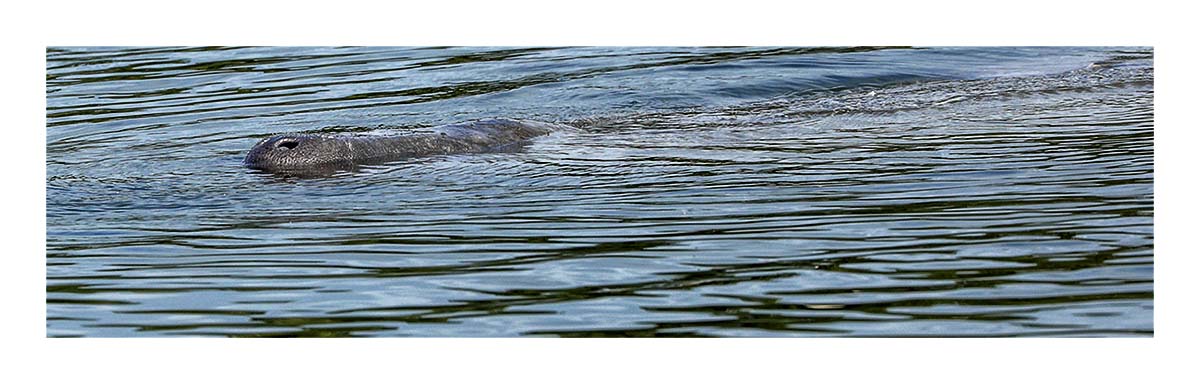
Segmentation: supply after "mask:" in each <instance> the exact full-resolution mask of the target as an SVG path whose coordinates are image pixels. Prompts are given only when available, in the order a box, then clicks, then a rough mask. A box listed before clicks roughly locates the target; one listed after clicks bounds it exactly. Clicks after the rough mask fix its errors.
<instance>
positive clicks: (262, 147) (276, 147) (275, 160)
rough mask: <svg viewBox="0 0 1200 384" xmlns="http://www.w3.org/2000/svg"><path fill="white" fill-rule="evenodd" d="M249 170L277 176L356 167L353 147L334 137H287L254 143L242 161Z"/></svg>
mask: <svg viewBox="0 0 1200 384" xmlns="http://www.w3.org/2000/svg"><path fill="white" fill-rule="evenodd" d="M242 163H244V164H245V165H246V166H247V167H250V168H253V169H259V170H263V171H267V172H276V173H314V172H327V171H331V170H338V169H348V168H350V167H352V166H353V162H352V161H351V153H350V146H349V145H347V143H346V140H345V139H342V138H338V137H335V136H325V135H305V134H286V135H279V136H273V137H269V138H266V139H263V140H262V141H259V142H258V144H255V145H254V147H253V148H250V152H249V153H247V154H246V159H245V160H243V161H242Z"/></svg>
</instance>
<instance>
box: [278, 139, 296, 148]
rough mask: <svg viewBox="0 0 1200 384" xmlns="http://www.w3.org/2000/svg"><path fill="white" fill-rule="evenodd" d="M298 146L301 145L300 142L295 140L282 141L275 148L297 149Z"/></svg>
mask: <svg viewBox="0 0 1200 384" xmlns="http://www.w3.org/2000/svg"><path fill="white" fill-rule="evenodd" d="M297 145H300V142H299V141H296V140H295V139H280V140H279V141H276V142H275V148H282V149H295V148H296V146H297Z"/></svg>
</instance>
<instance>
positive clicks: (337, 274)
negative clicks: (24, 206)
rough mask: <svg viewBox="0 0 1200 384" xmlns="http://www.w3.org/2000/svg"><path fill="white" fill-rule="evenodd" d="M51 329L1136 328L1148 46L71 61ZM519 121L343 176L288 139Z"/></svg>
mask: <svg viewBox="0 0 1200 384" xmlns="http://www.w3.org/2000/svg"><path fill="white" fill-rule="evenodd" d="M46 72H47V74H46V91H47V100H46V101H47V110H46V113H47V132H46V153H47V158H46V167H47V174H46V188H47V196H46V199H47V200H46V203H47V214H46V215H47V227H48V228H47V233H46V245H47V255H46V257H47V258H46V266H47V276H46V278H47V287H46V289H47V314H46V316H47V335H48V336H55V337H58V336H194V335H204V336H518V335H522V336H1047V335H1053V336H1149V335H1153V331H1154V328H1153V296H1154V289H1153V282H1154V279H1153V254H1154V252H1153V238H1154V237H1153V226H1152V221H1153V207H1154V206H1153V188H1152V186H1153V179H1154V174H1153V154H1154V151H1153V125H1154V124H1153V121H1154V108H1153V96H1154V88H1153V80H1154V77H1153V61H1152V51H1151V50H1150V49H1148V48H1054V47H1050V48H926V49H908V48H775V47H753V48H612V47H605V48H382V47H378V48H99V47H90V48H50V49H48V50H47V69H46ZM490 117H508V118H523V119H536V120H543V121H551V122H560V123H567V124H572V125H575V126H578V127H581V128H582V129H583V131H584V132H583V133H569V134H556V135H553V136H550V137H546V138H544V139H541V140H537V141H535V142H534V143H532V144H531V145H530V146H528V147H527V148H525V149H524V150H522V151H519V152H516V153H488V154H472V155H455V156H441V157H430V158H421V159H413V160H409V161H403V162H398V163H394V164H387V165H381V166H372V167H368V168H365V169H362V170H360V171H359V172H356V173H350V174H341V175H337V176H334V177H327V178H305V179H298V178H284V177H276V176H271V175H267V174H263V173H259V172H257V171H252V170H248V169H245V168H243V167H241V165H240V161H241V159H242V156H244V154H245V151H246V150H247V149H249V148H250V146H251V145H253V144H254V143H255V142H256V141H257V140H258V139H260V138H262V137H265V136H268V135H270V134H273V133H282V132H296V131H306V132H311V131H320V132H387V131H389V130H394V129H403V128H412V127H423V126H431V125H437V124H445V123H454V122H461V121H467V120H472V119H479V118H490Z"/></svg>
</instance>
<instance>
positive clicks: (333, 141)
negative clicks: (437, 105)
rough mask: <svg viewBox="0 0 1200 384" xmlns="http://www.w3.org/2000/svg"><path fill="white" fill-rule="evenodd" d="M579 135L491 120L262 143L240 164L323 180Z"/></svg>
mask: <svg viewBox="0 0 1200 384" xmlns="http://www.w3.org/2000/svg"><path fill="white" fill-rule="evenodd" d="M578 130H579V129H578V128H575V127H571V126H568V125H563V124H554V123H544V122H538V121H529V120H512V119H493V120H481V121H473V122H466V123H458V124H450V125H443V126H438V127H433V128H429V129H423V130H421V131H419V132H414V133H409V134H402V135H391V136H379V135H350V134H339V135H330V134H299V133H292V134H282V135H277V136H272V137H269V138H266V139H263V140H262V141H259V142H258V144H255V145H254V147H253V148H250V152H249V153H247V154H246V159H245V160H243V161H242V163H243V164H244V165H245V166H247V167H249V168H252V169H257V170H262V171H266V172H271V173H275V174H284V175H317V176H319V175H328V174H333V173H335V172H337V171H345V170H352V169H354V168H355V167H357V166H359V165H367V164H381V163H387V162H392V161H397V160H403V159H407V158H414V157H423V156H436V155H450V154H460V153H484V152H498V151H504V150H508V149H511V148H513V147H516V146H520V145H522V144H525V143H528V142H529V141H530V140H532V139H534V138H536V137H539V136H545V135H549V134H551V133H553V132H559V131H578Z"/></svg>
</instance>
